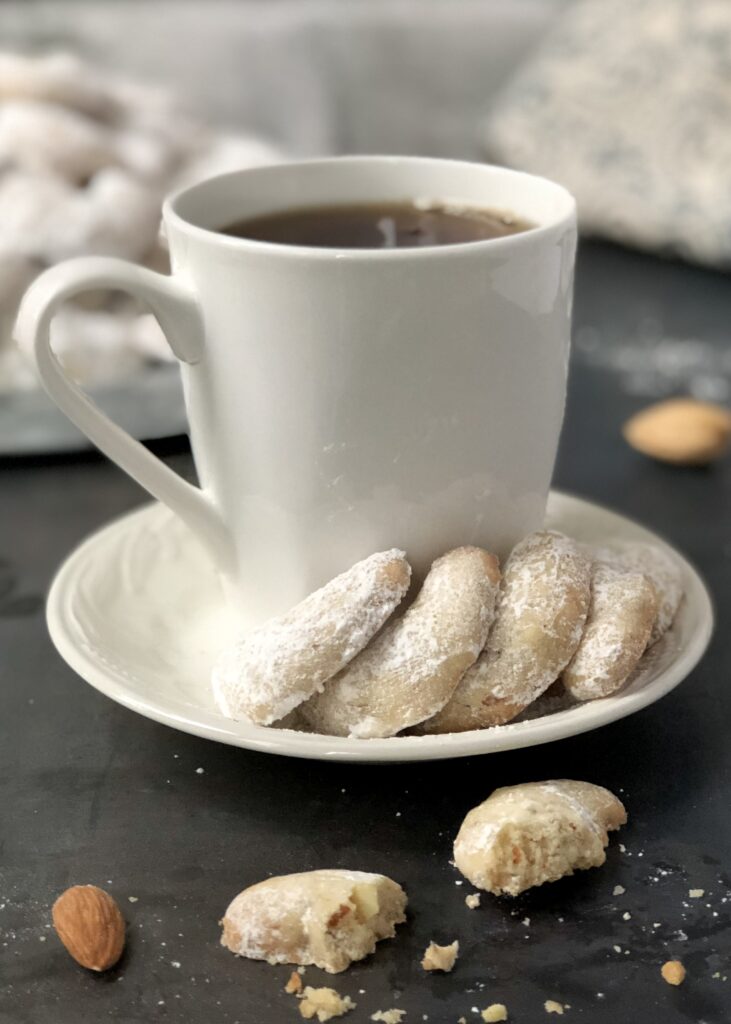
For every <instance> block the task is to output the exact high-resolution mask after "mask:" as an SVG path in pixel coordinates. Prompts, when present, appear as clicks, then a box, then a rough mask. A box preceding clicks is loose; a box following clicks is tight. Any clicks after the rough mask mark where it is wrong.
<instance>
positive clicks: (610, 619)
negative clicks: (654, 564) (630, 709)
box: [562, 562, 658, 700]
mask: <svg viewBox="0 0 731 1024" xmlns="http://www.w3.org/2000/svg"><path fill="white" fill-rule="evenodd" d="M657 611H658V595H657V591H656V589H655V587H654V585H653V584H652V583H651V582H650V580H649V579H648V578H647V576H644V575H643V574H642V573H637V572H625V571H623V570H621V569H615V568H613V567H612V566H610V565H607V564H606V563H604V562H597V563H596V564H595V565H594V568H593V570H592V581H591V604H590V605H589V614H588V616H587V619H586V626H585V627H584V635H583V636H582V638H581V641H580V643H579V646H578V647H577V649H576V653H575V654H574V656H573V658H572V659H571V661H570V662H569V663H568V665H567V666H566V668H565V669H564V673H563V677H562V678H563V685H564V687H565V688H566V690H568V692H569V693H570V694H571V696H572V697H574V698H575V699H576V700H594V699H595V698H597V697H607V696H609V694H611V693H614V692H615V691H616V690H618V689H620V687H621V686H623V685H624V684H625V683H626V682H627V679H628V678H629V677H630V675H631V674H632V672H633V671H634V669H635V668H636V667H637V663H638V662H639V660H640V658H641V657H642V655H643V654H644V653H645V650H646V649H647V645H648V643H649V642H650V635H651V633H652V629H653V626H654V625H655V622H656V621H657Z"/></svg>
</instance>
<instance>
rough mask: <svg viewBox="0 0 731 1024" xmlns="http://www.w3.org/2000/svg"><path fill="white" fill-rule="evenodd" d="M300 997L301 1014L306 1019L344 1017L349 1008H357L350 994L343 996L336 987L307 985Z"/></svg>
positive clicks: (321, 1019)
mask: <svg viewBox="0 0 731 1024" xmlns="http://www.w3.org/2000/svg"><path fill="white" fill-rule="evenodd" d="M300 998H301V1002H300V1014H301V1015H302V1016H303V1017H304V1018H305V1020H312V1018H313V1017H317V1019H318V1021H320V1022H323V1021H326V1020H332V1018H333V1017H342V1016H343V1014H346V1013H348V1011H349V1010H354V1009H355V1003H354V1002H353V1000H352V999H351V998H350V996H341V995H340V993H338V992H336V991H335V989H334V988H312V987H311V986H310V985H307V986H306V987H305V990H304V992H303V993H302V996H301V997H300Z"/></svg>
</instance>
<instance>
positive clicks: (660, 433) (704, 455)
mask: <svg viewBox="0 0 731 1024" xmlns="http://www.w3.org/2000/svg"><path fill="white" fill-rule="evenodd" d="M622 433H623V434H624V438H625V440H626V441H627V443H628V444H630V445H631V446H632V447H633V448H635V449H636V450H637V451H639V452H642V454H643V455H649V456H650V457H651V458H654V459H659V460H660V461H661V462H672V463H675V464H676V465H684V466H705V465H707V464H708V463H709V462H713V461H714V460H715V459H718V458H720V457H721V456H722V455H723V454H724V452H725V451H726V449H727V448H728V446H729V442H731V411H729V410H728V409H724V408H723V406H721V405H714V404H713V403H712V402H698V401H696V400H695V399H693V398H672V399H670V400H669V401H667V402H658V403H657V404H655V405H650V406H648V407H647V408H646V409H643V410H642V411H641V412H638V413H637V414H636V415H634V416H632V417H631V419H629V420H627V422H626V423H625V425H624V427H623V429H622Z"/></svg>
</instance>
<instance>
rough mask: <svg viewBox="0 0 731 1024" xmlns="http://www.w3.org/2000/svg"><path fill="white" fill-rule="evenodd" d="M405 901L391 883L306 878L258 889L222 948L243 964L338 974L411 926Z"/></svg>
mask: <svg viewBox="0 0 731 1024" xmlns="http://www.w3.org/2000/svg"><path fill="white" fill-rule="evenodd" d="M405 908H406V893H405V892H404V891H403V889H402V888H401V886H400V885H398V884H397V883H396V882H393V881H392V880H391V879H390V878H386V876H385V875H373V874H368V873H367V872H365V871H339V870H324V871H305V872H302V873H301V874H296V875H280V876H278V877H275V878H268V879H266V881H264V882H259V883H258V884H257V885H252V886H251V887H250V888H248V889H244V891H243V892H241V893H239V895H238V896H237V897H236V898H235V899H234V900H233V901H232V903H231V904H230V906H229V908H228V910H227V911H226V913H225V914H224V917H223V921H222V924H223V935H222V936H221V944H222V945H223V946H226V948H227V949H230V950H231V952H232V953H236V955H237V956H245V957H249V958H250V959H252V960H266V961H267V962H268V963H270V964H301V965H302V966H309V965H311V964H314V966H315V967H321V968H322V969H323V970H324V971H328V972H329V973H330V974H339V973H340V971H344V970H345V968H346V967H348V966H349V965H350V964H351V963H353V961H354V960H362V959H363V957H366V956H368V955H369V954H370V953H372V952H373V950H374V949H375V948H376V943H377V942H378V941H379V940H380V939H388V938H392V936H393V935H395V934H396V925H397V924H401V922H402V921H405V920H406V916H405V913H404V911H405Z"/></svg>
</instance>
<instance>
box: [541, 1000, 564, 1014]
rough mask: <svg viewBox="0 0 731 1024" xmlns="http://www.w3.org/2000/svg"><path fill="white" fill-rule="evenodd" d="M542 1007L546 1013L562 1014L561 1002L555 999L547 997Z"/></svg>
mask: <svg viewBox="0 0 731 1024" xmlns="http://www.w3.org/2000/svg"><path fill="white" fill-rule="evenodd" d="M543 1009H544V1010H545V1011H546V1013H559V1014H563V1009H564V1008H563V1003H557V1002H556V1000H555V999H547V1000H546V1001H545V1003H544V1004H543Z"/></svg>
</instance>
